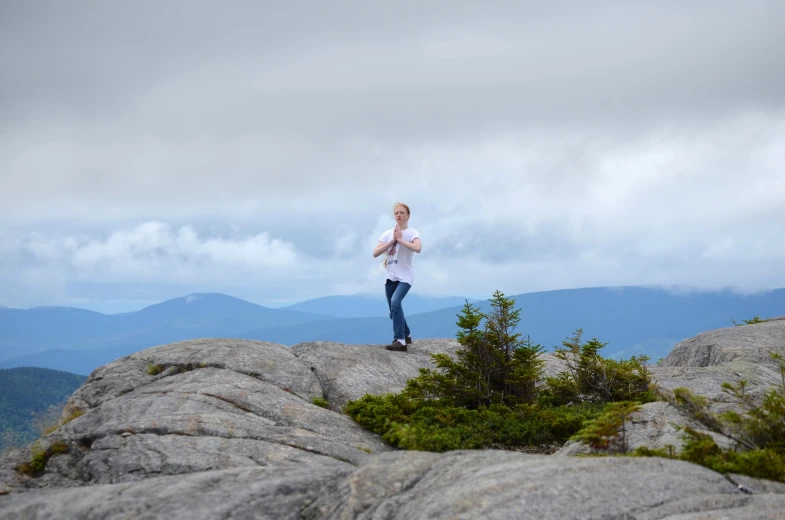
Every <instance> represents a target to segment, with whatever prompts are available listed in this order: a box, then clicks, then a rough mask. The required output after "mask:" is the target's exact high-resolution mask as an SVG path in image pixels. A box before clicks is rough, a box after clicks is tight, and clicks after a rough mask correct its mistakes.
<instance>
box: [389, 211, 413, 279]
mask: <svg viewBox="0 0 785 520" xmlns="http://www.w3.org/2000/svg"><path fill="white" fill-rule="evenodd" d="M398 206H400V207H402V208H403V209H405V210H406V214H407V215H409V216H411V214H412V212H411V210H410V209H409V206H407V205H406V204H404V203H403V202H396V203H395V204H393V208H392V209H393V213H395V210H396V209H397V208H398ZM389 256H390V252H389V251H385V253H384V261H383V262H382V268H384V269H387V257H389Z"/></svg>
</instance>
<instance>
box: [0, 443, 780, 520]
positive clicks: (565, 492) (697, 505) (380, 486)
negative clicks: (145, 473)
mask: <svg viewBox="0 0 785 520" xmlns="http://www.w3.org/2000/svg"><path fill="white" fill-rule="evenodd" d="M782 511H785V494H783V493H782V490H781V489H779V488H769V489H764V488H760V489H757V490H753V489H740V487H739V485H738V484H737V483H735V482H734V481H732V480H731V479H727V478H725V477H723V476H721V475H719V474H717V473H715V472H713V471H710V470H708V469H705V468H702V467H699V466H695V465H693V464H688V463H684V462H679V461H671V460H663V459H654V458H652V459H627V458H614V457H607V458H576V457H569V458H566V457H548V456H544V455H526V454H519V453H510V452H502V451H475V452H451V453H447V454H443V455H437V454H432V453H419V452H408V453H404V452H396V453H388V454H382V455H377V456H374V457H371V458H368V459H367V460H366V461H365V462H364V463H363V464H362V465H361V466H360V467H357V468H353V467H320V468H311V469H308V468H283V467H277V468H259V467H252V468H247V467H246V468H233V469H226V470H218V471H208V472H201V473H192V474H188V475H181V476H177V477H172V476H167V477H157V478H150V479H146V480H143V481H139V482H133V483H122V484H112V485H98V486H91V487H87V488H80V489H66V490H43V491H39V492H36V493H19V494H12V495H9V496H6V497H0V516H2V517H3V518H4V519H7V520H16V519H22V518H24V519H30V520H35V519H71V518H80V519H86V520H109V519H120V518H123V519H124V518H138V519H155V518H166V519H171V520H177V519H183V520H199V519H202V518H204V519H213V518H233V519H251V518H262V519H310V520H317V519H368V520H394V519H406V520H409V519H419V518H450V519H476V518H484V519H485V518H487V519H579V518H580V519H586V518H596V519H600V518H608V519H612V518H619V519H621V518H625V519H637V520H648V519H664V518H668V519H674V518H733V519H734V520H736V519H738V520H751V519H759V518H782Z"/></svg>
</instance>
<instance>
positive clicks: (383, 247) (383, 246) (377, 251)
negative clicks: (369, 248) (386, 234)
mask: <svg viewBox="0 0 785 520" xmlns="http://www.w3.org/2000/svg"><path fill="white" fill-rule="evenodd" d="M394 243H395V239H394V238H393V239H392V240H390V241H389V242H386V243H385V242H382V241H381V240H379V243H378V244H376V247H374V248H373V257H374V258H376V257H378V256H379V255H381V254H382V253H384V252H385V251H387V250H388V249H390V246H391V245H393V244H394Z"/></svg>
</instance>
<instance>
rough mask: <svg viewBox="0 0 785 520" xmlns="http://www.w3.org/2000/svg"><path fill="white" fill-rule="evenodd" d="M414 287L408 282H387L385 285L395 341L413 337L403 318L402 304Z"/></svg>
mask: <svg viewBox="0 0 785 520" xmlns="http://www.w3.org/2000/svg"><path fill="white" fill-rule="evenodd" d="M411 288H412V286H411V285H409V284H408V283H406V282H393V281H392V280H387V282H386V283H385V284H384V292H385V293H387V306H388V307H390V319H391V320H393V341H395V340H396V339H405V338H406V337H407V336H410V335H411V331H409V325H408V324H407V323H406V318H404V316H403V307H402V306H401V302H403V298H404V297H405V296H406V293H408V292H409V289H411Z"/></svg>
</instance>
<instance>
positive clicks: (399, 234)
mask: <svg viewBox="0 0 785 520" xmlns="http://www.w3.org/2000/svg"><path fill="white" fill-rule="evenodd" d="M393 241H394V242H396V243H397V242H398V241H403V231H401V228H400V227H398V225H397V224H396V226H395V230H393Z"/></svg>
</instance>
